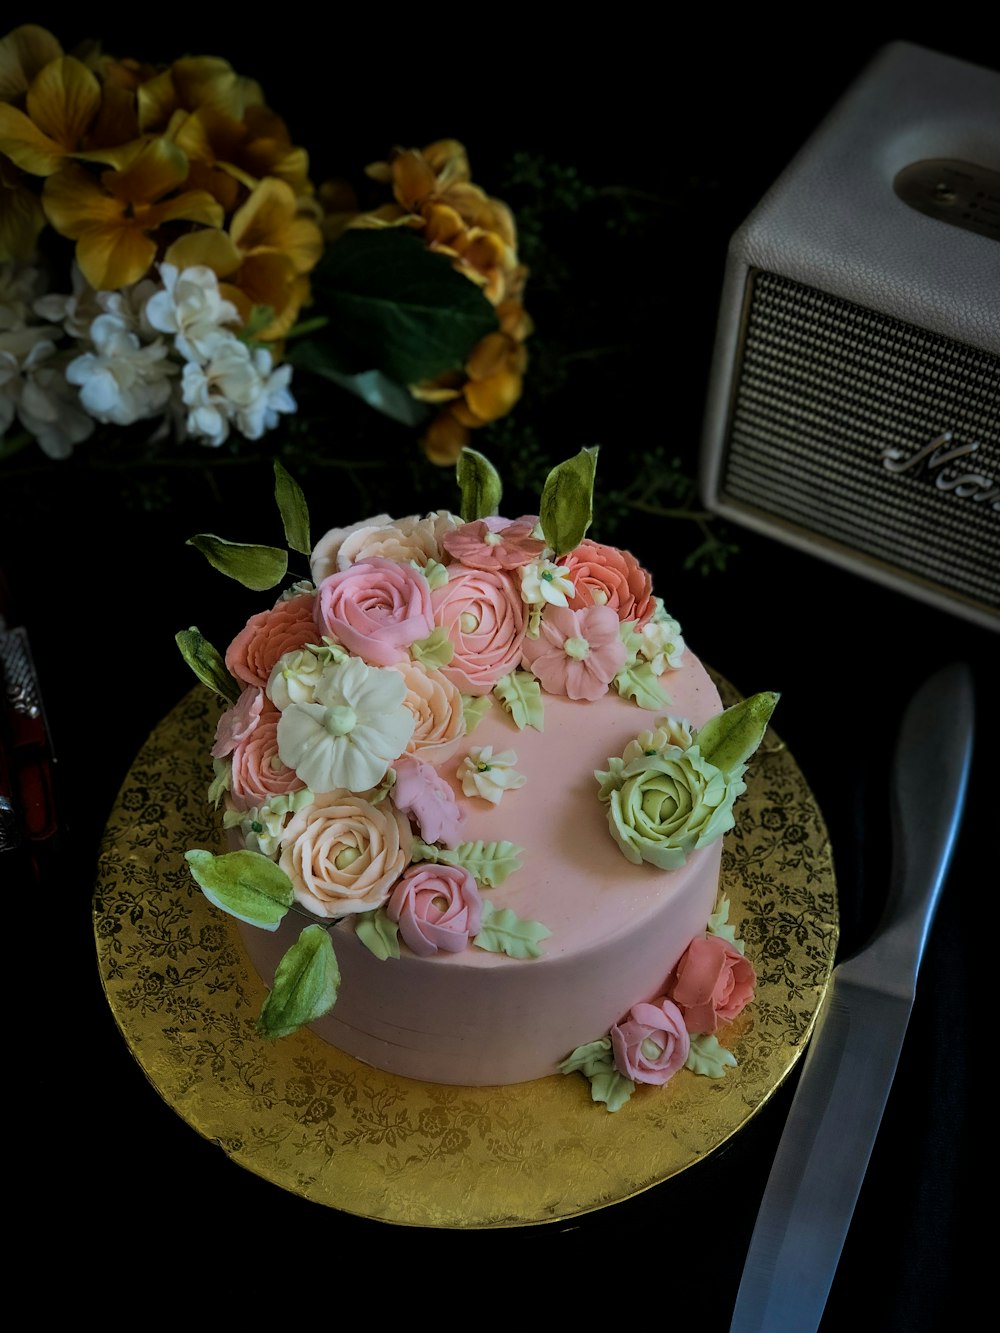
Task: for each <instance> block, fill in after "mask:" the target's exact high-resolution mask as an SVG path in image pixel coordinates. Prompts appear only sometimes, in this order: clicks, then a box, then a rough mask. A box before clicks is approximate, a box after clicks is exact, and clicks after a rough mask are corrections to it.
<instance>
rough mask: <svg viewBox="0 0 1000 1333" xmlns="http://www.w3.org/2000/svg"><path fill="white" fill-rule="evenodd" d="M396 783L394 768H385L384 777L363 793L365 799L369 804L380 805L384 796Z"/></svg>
mask: <svg viewBox="0 0 1000 1333" xmlns="http://www.w3.org/2000/svg"><path fill="white" fill-rule="evenodd" d="M395 785H396V770H395V769H394V768H388V769H386V773H385V777H384V778H383V779H382V781H381V782H380V783H379V784H378V786H377V787H373V788H372V789H371V791H369V792H366V793H365V800H366V801H367V802H368V804H369V805H381V804H382V802H383V801H384V800H385V798H386V797H387V796H388V795H389V793H390V792H391V791H392V789H393V787H395Z"/></svg>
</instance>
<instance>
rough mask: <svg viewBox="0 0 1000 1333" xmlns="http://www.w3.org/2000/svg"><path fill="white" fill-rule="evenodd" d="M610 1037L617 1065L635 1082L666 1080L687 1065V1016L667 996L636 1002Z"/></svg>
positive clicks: (688, 1046)
mask: <svg viewBox="0 0 1000 1333" xmlns="http://www.w3.org/2000/svg"><path fill="white" fill-rule="evenodd" d="M610 1036H611V1048H612V1050H613V1052H614V1059H615V1067H616V1068H617V1070H618V1072H619V1073H620V1074H624V1076H625V1077H626V1078H630V1079H632V1081H633V1082H634V1083H653V1084H663V1083H666V1081H667V1080H668V1079H669V1078H672V1077H673V1075H674V1074H676V1073H677V1071H678V1069H681V1068H682V1067H683V1065H684V1062H685V1060H686V1059H687V1057H688V1051H689V1050H690V1047H691V1041H690V1038H689V1036H688V1032H687V1028H686V1027H685V1025H684V1016H683V1014H682V1013H681V1011H680V1009H679V1008H678V1007H677V1005H676V1004H674V1002H673V1001H672V1000H670V999H668V998H667V997H666V996H665V995H660V996H657V998H656V999H655V1000H650V1001H649V1002H648V1003H646V1004H634V1005H633V1006H632V1008H631V1009H630V1010H629V1012H628V1014H627V1016H626V1017H625V1018H624V1019H622V1021H621V1022H620V1023H616V1024H615V1025H614V1027H613V1028H612V1029H611V1033H610Z"/></svg>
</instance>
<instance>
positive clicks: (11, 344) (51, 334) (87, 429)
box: [0, 324, 94, 458]
mask: <svg viewBox="0 0 1000 1333" xmlns="http://www.w3.org/2000/svg"><path fill="white" fill-rule="evenodd" d="M58 337H59V330H58V329H54V328H52V327H51V326H50V325H45V324H38V325H35V326H34V327H31V328H28V327H23V328H20V329H11V330H8V331H5V332H0V439H2V438H3V436H4V435H6V433H7V430H8V429H9V428H10V426H11V424H12V422H13V420H14V417H15V415H16V416H17V418H18V419H19V421H20V422H21V425H22V426H23V427H24V429H25V430H26V431H28V432H29V433H30V434H31V435H33V436H34V438H35V439H36V440H37V441H38V444H39V446H40V447H41V448H42V449H43V450H44V452H45V453H47V454H48V455H49V457H50V458H67V457H68V456H69V455H70V454H71V453H72V451H73V446H74V445H75V444H79V443H80V442H81V440H85V439H86V438H87V437H88V436H89V435H90V434H91V433H92V431H93V429H94V423H93V421H91V419H90V418H89V417H88V416H87V414H86V412H84V411H83V410H82V409H81V407H80V403H79V400H78V398H77V395H76V393H75V391H74V390H73V389H72V388H71V387H70V386H69V385H68V384H67V383H66V377H65V375H64V373H63V370H62V366H61V364H60V361H61V358H60V357H59V356H58V355H57V352H56V345H55V341H54V339H55V338H58Z"/></svg>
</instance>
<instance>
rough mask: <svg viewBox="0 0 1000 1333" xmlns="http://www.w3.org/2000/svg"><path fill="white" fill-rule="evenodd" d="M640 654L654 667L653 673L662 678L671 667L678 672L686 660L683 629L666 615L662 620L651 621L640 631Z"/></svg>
mask: <svg viewBox="0 0 1000 1333" xmlns="http://www.w3.org/2000/svg"><path fill="white" fill-rule="evenodd" d="M639 633H640V636H641V638H642V643H641V644H640V645H639V652H640V654H641V655H642V656H643V657H644V658H645V659H646V661H647V662H649V663H650V664H651V665H652V668H653V673H654V674H655V675H657V676H662V675H663V673H664V671H666V670H667V668H668V667H669V668H670V670H671V671H676V670H677V669H678V667H680V666H681V664H682V662H683V659H684V640H683V638H682V637H681V627H680V625H679V624H678V622H677V621H676V620H674V618H673V617H672V616H668V615H666V614H664V615H663V618H662V619H660V620H650V621H648V622H647V623H646V624H645V625H643V627H642V629H641V630H640V632H639Z"/></svg>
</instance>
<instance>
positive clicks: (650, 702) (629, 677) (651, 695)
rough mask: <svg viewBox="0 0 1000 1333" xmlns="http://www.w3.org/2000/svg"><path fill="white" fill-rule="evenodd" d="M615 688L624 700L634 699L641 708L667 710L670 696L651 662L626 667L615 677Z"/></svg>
mask: <svg viewBox="0 0 1000 1333" xmlns="http://www.w3.org/2000/svg"><path fill="white" fill-rule="evenodd" d="M615 687H616V688H617V690H618V693H619V694H620V695H621V696H622V698H624V699H634V700H635V701H636V703H637V704H638V705H639V707H640V708H647V709H649V710H650V711H653V710H655V709H657V708H666V707H668V705H669V704H670V695H669V694H667V692H666V690H664V689H663V688H662V686H661V685H660V682H659V677H658V676H657V675H656V673H655V672H654V671H653V666H652V663H651V662H639V663H637V664H636V665H635V666H626V667H623V668H622V669H621V671H619V672H618V675H617V676H615Z"/></svg>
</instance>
